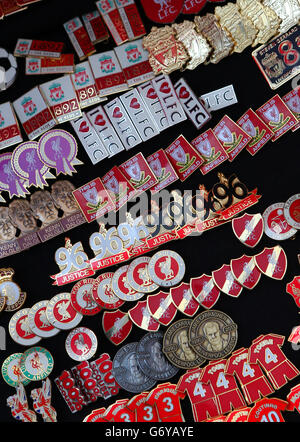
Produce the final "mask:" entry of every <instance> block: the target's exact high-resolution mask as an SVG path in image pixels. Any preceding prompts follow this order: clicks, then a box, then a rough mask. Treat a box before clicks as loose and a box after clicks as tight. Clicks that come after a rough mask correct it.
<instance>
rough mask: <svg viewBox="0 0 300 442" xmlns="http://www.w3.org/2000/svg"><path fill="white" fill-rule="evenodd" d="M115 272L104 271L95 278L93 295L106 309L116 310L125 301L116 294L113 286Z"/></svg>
mask: <svg viewBox="0 0 300 442" xmlns="http://www.w3.org/2000/svg"><path fill="white" fill-rule="evenodd" d="M113 276H114V274H113V273H110V272H108V273H102V274H101V275H99V276H98V278H96V279H95V280H94V284H93V289H92V296H93V299H94V301H95V302H96V303H97V304H98V305H100V306H101V307H102V308H105V309H106V310H115V309H117V308H119V307H121V306H122V305H123V304H124V301H123V300H122V299H120V298H118V296H116V295H115V293H114V292H113V290H112V288H111V280H112V277H113Z"/></svg>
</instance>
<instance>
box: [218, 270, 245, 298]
mask: <svg viewBox="0 0 300 442" xmlns="http://www.w3.org/2000/svg"><path fill="white" fill-rule="evenodd" d="M212 277H213V280H214V283H215V285H216V286H217V287H218V288H219V289H220V290H221V292H223V293H226V295H229V296H233V297H234V298H237V297H238V296H240V294H241V291H242V290H243V286H242V285H241V284H240V283H239V282H238V281H236V279H235V278H234V275H233V273H232V271H231V267H230V265H228V264H224V265H223V266H222V267H221V268H220V269H218V270H215V271H214V272H212Z"/></svg>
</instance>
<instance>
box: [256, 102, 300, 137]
mask: <svg viewBox="0 0 300 442" xmlns="http://www.w3.org/2000/svg"><path fill="white" fill-rule="evenodd" d="M256 113H257V114H258V116H259V117H260V118H261V119H262V120H263V121H264V122H265V123H266V124H267V125H268V126H269V128H270V129H271V130H272V131H273V132H274V137H273V138H272V141H273V142H274V141H276V140H278V138H280V137H281V136H282V135H284V134H285V133H286V132H288V131H289V130H290V129H292V127H294V126H295V125H296V124H297V123H298V120H297V118H296V117H295V115H294V114H293V113H292V112H291V111H290V110H289V108H288V106H287V105H286V104H285V103H284V101H283V100H282V98H281V97H280V96H279V95H275V96H274V97H273V98H270V100H268V101H267V102H266V103H265V104H264V105H263V106H261V107H260V108H259V109H257V111H256Z"/></svg>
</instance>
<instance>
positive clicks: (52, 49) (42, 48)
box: [14, 38, 64, 58]
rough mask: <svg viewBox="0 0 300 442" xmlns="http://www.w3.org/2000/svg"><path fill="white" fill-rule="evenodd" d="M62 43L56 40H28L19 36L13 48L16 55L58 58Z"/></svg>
mask: <svg viewBox="0 0 300 442" xmlns="http://www.w3.org/2000/svg"><path fill="white" fill-rule="evenodd" d="M63 47H64V43H61V42H56V41H41V40H28V39H26V38H19V39H18V41H17V44H16V47H15V50H14V55H15V56H16V57H27V56H30V57H49V58H59V57H60V56H61V54H62V50H63Z"/></svg>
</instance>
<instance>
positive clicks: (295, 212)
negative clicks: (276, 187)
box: [283, 193, 300, 230]
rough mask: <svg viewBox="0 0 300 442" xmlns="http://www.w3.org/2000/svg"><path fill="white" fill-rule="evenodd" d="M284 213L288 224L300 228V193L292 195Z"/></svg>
mask: <svg viewBox="0 0 300 442" xmlns="http://www.w3.org/2000/svg"><path fill="white" fill-rule="evenodd" d="M283 214H284V217H285V219H286V220H287V222H288V224H289V225H290V226H291V227H293V228H294V229H297V230H300V193H297V194H296V195H293V196H291V197H290V198H289V199H288V200H287V201H286V203H285V204H284V207H283Z"/></svg>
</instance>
